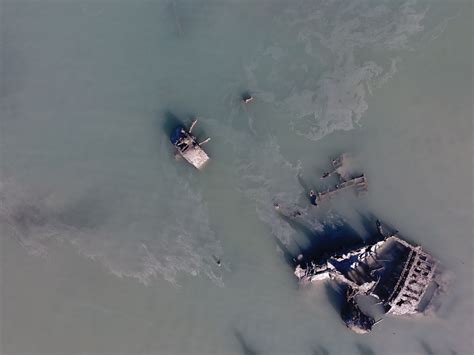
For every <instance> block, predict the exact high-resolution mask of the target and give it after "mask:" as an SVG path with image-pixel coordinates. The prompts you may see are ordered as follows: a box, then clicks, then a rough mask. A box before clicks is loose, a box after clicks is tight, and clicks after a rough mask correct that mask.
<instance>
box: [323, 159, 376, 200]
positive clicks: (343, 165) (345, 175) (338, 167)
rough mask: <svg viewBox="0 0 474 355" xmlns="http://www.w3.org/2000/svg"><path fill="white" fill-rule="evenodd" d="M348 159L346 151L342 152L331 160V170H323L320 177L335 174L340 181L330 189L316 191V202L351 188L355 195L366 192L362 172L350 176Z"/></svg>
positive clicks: (365, 182)
mask: <svg viewBox="0 0 474 355" xmlns="http://www.w3.org/2000/svg"><path fill="white" fill-rule="evenodd" d="M348 159H349V155H348V154H347V153H344V154H342V155H340V156H339V157H338V158H336V159H333V160H332V170H331V171H329V172H325V173H324V174H323V176H322V177H321V178H322V179H324V178H327V177H329V176H332V175H337V176H338V177H339V181H340V183H339V184H337V185H336V186H335V188H334V189H332V190H327V191H324V192H318V193H317V196H316V203H317V204H319V203H321V202H323V201H327V200H330V199H331V198H333V197H334V196H336V195H337V194H339V193H340V192H342V191H345V190H353V191H355V193H356V194H357V195H360V194H363V193H365V192H367V190H368V183H367V178H366V177H365V175H364V174H362V175H359V176H355V177H353V176H350V174H349V170H348V167H347V164H348Z"/></svg>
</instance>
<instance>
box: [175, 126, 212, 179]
mask: <svg viewBox="0 0 474 355" xmlns="http://www.w3.org/2000/svg"><path fill="white" fill-rule="evenodd" d="M196 123H197V120H194V121H193V122H192V124H191V127H190V128H189V131H186V129H185V128H184V127H183V126H178V127H176V129H175V130H174V131H173V133H172V134H171V136H170V140H171V143H173V145H174V146H175V147H176V149H177V151H178V153H177V157H183V158H184V159H186V161H187V162H189V163H190V164H192V165H193V166H194V167H195V168H197V169H199V170H201V169H203V168H204V167H205V166H206V164H207V162H208V161H209V156H208V155H207V154H206V152H205V151H204V150H203V149H202V148H201V145H203V144H204V143H207V142H209V141H210V140H211V139H210V138H207V139H206V140H204V141H202V142H201V143H198V141H197V139H196V137H195V136H193V135H192V134H191V132H192V130H193V128H194V126H195V125H196Z"/></svg>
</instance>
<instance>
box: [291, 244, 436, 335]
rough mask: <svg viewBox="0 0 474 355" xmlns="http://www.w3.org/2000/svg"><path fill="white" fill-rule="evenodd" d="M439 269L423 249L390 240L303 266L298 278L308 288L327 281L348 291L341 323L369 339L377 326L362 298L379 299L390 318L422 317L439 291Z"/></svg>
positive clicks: (302, 264)
mask: <svg viewBox="0 0 474 355" xmlns="http://www.w3.org/2000/svg"><path fill="white" fill-rule="evenodd" d="M437 265H438V263H437V261H436V260H435V259H434V258H433V257H432V256H431V255H430V254H428V253H427V252H425V251H424V250H423V249H422V248H421V247H420V246H415V245H412V244H410V243H408V242H407V241H405V240H403V239H401V238H400V237H398V236H397V235H390V236H388V237H386V238H383V237H382V238H379V239H378V240H375V241H374V242H372V243H369V244H365V245H363V246H358V247H354V248H352V249H350V250H347V251H345V252H344V253H339V254H334V255H332V256H330V257H327V258H324V259H322V260H318V261H310V262H304V263H301V264H299V265H298V266H297V267H296V269H295V275H296V276H297V277H298V279H299V281H300V283H301V284H303V285H305V284H309V283H311V282H315V281H321V280H327V279H332V280H335V281H337V282H339V283H342V284H344V285H346V286H347V293H346V304H345V306H344V307H343V309H342V313H341V316H342V319H343V320H344V322H345V323H346V325H347V326H348V327H349V328H350V329H351V330H353V331H355V332H357V333H366V332H368V331H370V330H371V329H372V326H373V325H374V324H375V323H376V320H375V319H374V318H373V317H372V316H370V315H367V314H365V313H364V312H362V310H361V308H360V307H359V305H358V303H357V297H358V296H371V297H373V298H376V299H377V300H379V303H380V304H381V305H382V306H383V311H384V312H385V313H389V314H394V315H408V314H416V313H421V312H423V311H424V310H425V309H426V307H427V306H428V305H429V303H430V301H431V298H432V296H433V290H436V288H437V283H436V280H435V274H436V271H437Z"/></svg>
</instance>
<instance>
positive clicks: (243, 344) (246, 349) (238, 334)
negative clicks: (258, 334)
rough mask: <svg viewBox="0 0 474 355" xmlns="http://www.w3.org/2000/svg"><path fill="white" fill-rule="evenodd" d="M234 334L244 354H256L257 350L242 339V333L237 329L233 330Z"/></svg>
mask: <svg viewBox="0 0 474 355" xmlns="http://www.w3.org/2000/svg"><path fill="white" fill-rule="evenodd" d="M234 336H235V338H236V339H237V341H238V343H239V345H240V347H241V349H242V354H244V355H257V354H258V352H257V351H256V350H255V349H254V348H253V347H252V346H251V345H250V344H249V343H248V341H247V340H245V339H244V337H243V335H242V333H241V332H240V331H238V330H234Z"/></svg>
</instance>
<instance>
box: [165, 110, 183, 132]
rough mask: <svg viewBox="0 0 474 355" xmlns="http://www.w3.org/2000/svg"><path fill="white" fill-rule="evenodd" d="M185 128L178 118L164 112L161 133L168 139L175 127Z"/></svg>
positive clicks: (168, 112)
mask: <svg viewBox="0 0 474 355" xmlns="http://www.w3.org/2000/svg"><path fill="white" fill-rule="evenodd" d="M179 126H183V127H186V125H185V124H184V122H183V121H182V120H180V119H179V118H178V116H176V115H175V114H174V113H172V112H170V111H166V112H165V113H164V120H162V125H161V131H162V132H163V133H164V134H165V135H166V136H167V137H169V136H170V135H171V133H172V132H173V131H174V130H175V129H176V127H179Z"/></svg>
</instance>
